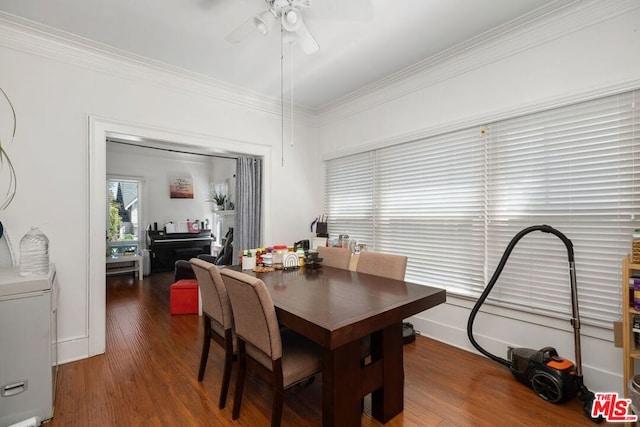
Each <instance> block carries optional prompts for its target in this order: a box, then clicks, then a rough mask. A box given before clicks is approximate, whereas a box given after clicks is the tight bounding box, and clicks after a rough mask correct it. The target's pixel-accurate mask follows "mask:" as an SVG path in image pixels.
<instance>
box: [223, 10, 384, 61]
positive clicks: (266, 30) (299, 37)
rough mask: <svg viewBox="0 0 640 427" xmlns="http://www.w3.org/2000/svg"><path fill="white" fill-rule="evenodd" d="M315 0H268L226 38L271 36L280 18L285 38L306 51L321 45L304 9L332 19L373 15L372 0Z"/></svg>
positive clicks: (234, 41) (229, 39)
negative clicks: (307, 22)
mask: <svg viewBox="0 0 640 427" xmlns="http://www.w3.org/2000/svg"><path fill="white" fill-rule="evenodd" d="M312 1H313V0H265V3H267V6H268V7H267V9H266V10H263V11H262V12H260V13H258V14H257V15H255V16H253V17H251V18H249V19H248V20H247V21H245V22H244V23H243V24H241V25H240V26H239V27H237V28H236V29H235V30H233V31H231V32H230V33H229V34H228V35H227V36H226V37H225V40H227V41H228V42H231V43H240V42H242V41H244V40H245V39H247V38H248V37H250V36H251V35H252V34H256V33H257V34H261V35H263V36H268V35H269V34H271V32H272V30H273V28H274V27H275V26H276V25H277V23H278V22H279V25H280V27H281V29H282V41H283V42H288V43H290V44H297V45H299V46H300V48H301V49H302V50H303V52H304V53H306V54H307V55H310V54H313V53H315V52H317V51H318V50H319V49H320V46H319V45H318V42H317V41H316V39H315V37H314V36H313V34H311V31H309V28H308V27H307V25H306V24H305V22H304V19H303V17H302V11H303V10H305V13H307V12H308V13H309V15H310V16H313V15H315V16H316V17H319V18H323V17H327V18H330V19H354V20H369V19H371V17H372V15H373V7H372V5H371V2H370V0H333V1H331V0H322V1H321V2H319V3H318V5H314V7H313V8H311V4H312Z"/></svg>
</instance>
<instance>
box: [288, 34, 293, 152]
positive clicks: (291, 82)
mask: <svg viewBox="0 0 640 427" xmlns="http://www.w3.org/2000/svg"><path fill="white" fill-rule="evenodd" d="M293 45H294V43H289V67H290V71H289V107H290V108H291V111H290V114H291V119H290V121H291V123H290V126H291V131H290V135H289V138H290V144H291V147H293Z"/></svg>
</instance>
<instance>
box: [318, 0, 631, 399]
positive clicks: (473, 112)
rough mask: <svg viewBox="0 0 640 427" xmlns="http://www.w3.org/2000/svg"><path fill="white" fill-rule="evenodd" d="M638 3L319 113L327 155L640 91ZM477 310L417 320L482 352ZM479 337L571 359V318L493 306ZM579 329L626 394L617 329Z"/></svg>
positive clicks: (541, 31) (494, 348) (599, 376)
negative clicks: (469, 327) (470, 329)
mask: <svg viewBox="0 0 640 427" xmlns="http://www.w3.org/2000/svg"><path fill="white" fill-rule="evenodd" d="M639 6H640V4H638V3H637V2H628V1H615V2H598V3H596V2H580V4H578V5H576V7H575V8H574V9H572V10H569V11H567V13H566V16H564V17H550V18H551V19H549V20H548V21H546V22H544V23H539V24H537V25H535V26H532V27H531V28H525V29H519V30H515V31H513V32H512V33H511V34H510V36H509V37H505V38H503V39H501V40H494V41H491V42H489V43H487V44H485V45H483V46H477V47H474V48H471V49H466V50H464V51H462V52H460V53H458V54H457V55H453V56H451V57H450V58H448V60H446V61H443V60H439V61H438V62H434V63H432V64H431V68H429V69H426V70H424V71H422V72H420V73H418V74H415V75H412V76H408V77H406V78H405V79H403V80H402V81H398V82H393V84H389V85H387V86H385V87H384V88H383V89H380V90H372V91H370V92H369V93H368V94H366V95H365V96H362V97H360V98H356V99H348V100H345V101H344V102H342V103H341V104H339V105H336V106H333V107H332V108H331V109H328V110H326V111H324V112H323V113H322V115H321V117H320V121H321V123H322V126H321V128H320V130H319V153H320V156H321V157H322V159H328V158H333V157H337V156H340V155H344V154H349V153H354V152H359V151H363V150H367V149H372V148H376V147H380V146H385V145H388V144H394V143H401V142H403V141H409V140H412V139H416V138H420V137H424V136H428V135H432V134H435V133H437V132H442V131H446V130H451V129H457V128H463V127H466V126H469V125H472V124H480V123H484V122H488V121H491V120H496V119H499V118H504V117H509V116H514V115H517V114H521V113H524V112H527V111H534V110H536V109H541V108H545V107H549V106H553V105H556V104H562V103H565V102H569V101H572V100H578V99H582V98H586V97H589V96H597V95H600V94H603V93H607V92H611V91H620V90H625V89H629V88H634V87H635V88H637V87H640V73H639V70H640V55H639V54H638V52H640V31H638V23H639V22H640V9H638V7H639ZM318 167H319V168H321V167H322V166H321V164H320V163H319V165H318ZM319 181H321V179H320V180H319ZM578 250H579V248H576V251H578ZM472 305H473V302H472V301H467V300H461V299H459V298H455V297H452V296H451V295H449V296H448V302H447V304H445V305H442V306H439V307H436V308H434V309H432V310H429V311H427V312H424V313H422V314H420V315H418V316H416V317H415V318H414V319H413V323H414V325H415V326H416V329H417V330H419V331H421V332H422V333H423V334H425V335H429V336H431V337H434V338H436V339H438V340H441V341H444V342H448V343H451V344H453V345H456V346H459V347H462V348H465V349H469V350H473V351H475V350H474V349H473V347H472V346H471V345H470V343H469V341H468V339H467V336H466V322H467V319H468V316H469V311H470V307H471V306H472ZM568 315H570V313H568ZM475 331H476V338H477V340H478V341H479V342H481V343H482V344H483V346H485V347H486V348H487V349H488V350H489V351H491V352H493V353H495V354H497V355H499V356H501V357H506V348H507V345H512V346H516V347H529V348H541V347H543V346H545V345H552V346H555V347H556V348H557V349H558V351H559V352H560V354H561V355H564V356H565V357H569V358H571V359H573V357H574V349H573V336H572V333H571V331H572V330H571V327H570V325H569V323H568V321H567V322H557V321H551V320H549V319H544V318H540V317H536V316H523V315H522V314H519V313H514V312H509V311H506V310H502V311H497V310H494V314H480V315H479V316H478V319H477V321H476V325H475ZM582 331H583V339H582V355H583V367H584V372H585V381H586V384H587V386H589V387H590V388H591V389H593V390H596V391H617V392H622V389H623V384H622V376H621V375H622V363H621V362H622V355H621V350H620V349H617V348H614V347H613V344H612V331H611V330H602V329H597V328H593V327H591V328H590V327H588V326H583V328H582ZM427 357H428V355H427Z"/></svg>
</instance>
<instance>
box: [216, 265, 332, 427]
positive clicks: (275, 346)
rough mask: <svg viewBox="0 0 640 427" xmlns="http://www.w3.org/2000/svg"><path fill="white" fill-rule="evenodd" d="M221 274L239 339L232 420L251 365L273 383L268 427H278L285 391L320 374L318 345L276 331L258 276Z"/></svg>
mask: <svg viewBox="0 0 640 427" xmlns="http://www.w3.org/2000/svg"><path fill="white" fill-rule="evenodd" d="M221 275H222V279H223V280H224V283H225V286H226V288H227V292H228V293H229V298H230V300H231V306H232V308H233V315H234V320H235V331H236V334H237V337H238V372H237V377H236V390H235V395H234V400H233V419H234V420H236V419H238V417H239V416H240V405H241V404H242V393H243V389H244V379H245V375H246V369H247V367H250V368H251V370H252V371H255V372H256V373H257V374H258V375H260V376H261V377H263V378H265V379H266V380H267V381H269V382H270V384H271V387H272V390H273V402H272V412H271V426H272V427H275V426H279V425H280V421H281V419H282V404H283V394H284V390H285V389H287V388H289V387H291V386H293V385H295V384H298V383H300V382H302V381H304V380H306V379H308V378H310V377H312V376H313V375H315V374H317V373H318V372H320V370H321V369H322V353H321V351H320V348H319V347H318V346H317V345H316V344H314V343H312V342H311V341H308V340H306V339H305V338H304V337H302V336H300V335H298V334H296V333H295V332H293V331H291V330H289V329H284V330H282V331H281V330H280V328H279V327H278V320H277V318H276V311H275V307H274V306H273V300H272V299H271V295H270V294H269V291H268V289H267V287H266V285H265V284H264V282H263V281H262V280H260V279H257V278H255V277H252V276H249V275H248V274H244V273H240V272H238V271H235V270H231V269H223V270H222V271H221Z"/></svg>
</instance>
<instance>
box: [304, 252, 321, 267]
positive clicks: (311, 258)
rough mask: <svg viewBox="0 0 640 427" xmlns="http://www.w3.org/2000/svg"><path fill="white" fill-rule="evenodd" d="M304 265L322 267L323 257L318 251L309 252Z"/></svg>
mask: <svg viewBox="0 0 640 427" xmlns="http://www.w3.org/2000/svg"><path fill="white" fill-rule="evenodd" d="M304 267H305V268H306V269H312V270H313V269H316V268H320V267H322V258H320V257H319V254H318V252H315V251H309V252H307V256H305V257H304Z"/></svg>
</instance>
